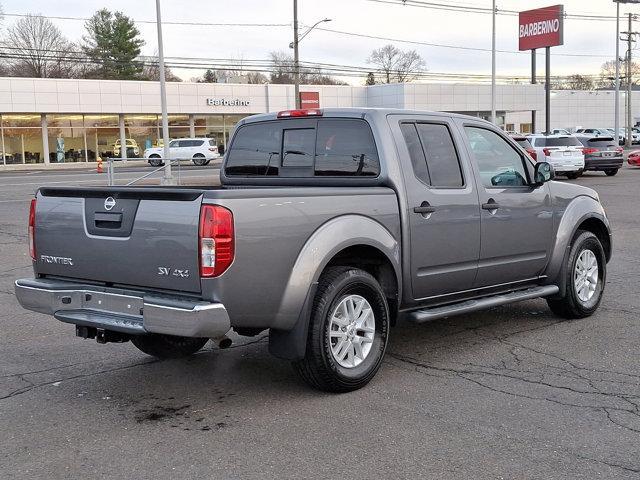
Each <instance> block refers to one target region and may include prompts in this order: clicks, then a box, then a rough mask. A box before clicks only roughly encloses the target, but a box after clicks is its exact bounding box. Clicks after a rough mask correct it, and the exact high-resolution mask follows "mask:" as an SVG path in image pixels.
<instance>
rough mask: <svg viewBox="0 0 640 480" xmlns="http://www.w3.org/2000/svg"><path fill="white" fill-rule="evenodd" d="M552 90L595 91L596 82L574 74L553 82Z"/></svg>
mask: <svg viewBox="0 0 640 480" xmlns="http://www.w3.org/2000/svg"><path fill="white" fill-rule="evenodd" d="M551 88H554V89H556V90H593V89H594V88H595V82H594V81H593V80H592V79H591V78H589V77H587V76H585V75H580V74H579V73H574V74H573V75H569V76H568V77H566V78H563V79H560V80H557V81H555V82H552V84H551Z"/></svg>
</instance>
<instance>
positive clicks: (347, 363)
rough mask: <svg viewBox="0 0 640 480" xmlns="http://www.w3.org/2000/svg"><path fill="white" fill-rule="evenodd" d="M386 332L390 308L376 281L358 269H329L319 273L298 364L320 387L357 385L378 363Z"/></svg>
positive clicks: (345, 388)
mask: <svg viewBox="0 0 640 480" xmlns="http://www.w3.org/2000/svg"><path fill="white" fill-rule="evenodd" d="M388 333H389V307H388V305H387V300H386V298H385V295H384V292H383V291H382V288H381V287H380V284H379V283H378V281H377V280H376V279H375V278H374V277H373V276H372V275H370V274H369V273H367V272H365V271H363V270H360V269H358V268H351V267H333V268H330V269H328V270H327V271H326V272H325V273H323V274H322V276H321V277H320V282H319V285H318V292H317V294H316V297H315V300H314V304H313V310H312V313H311V319H310V323H309V333H308V337H307V348H306V353H305V357H304V358H303V359H302V360H300V361H297V362H295V363H294V364H293V365H294V368H295V370H296V371H297V372H298V374H299V375H300V376H301V377H302V379H303V380H304V381H305V382H307V383H308V384H309V385H311V386H312V387H314V388H317V389H319V390H324V391H328V392H349V391H352V390H357V389H358V388H361V387H363V386H365V385H366V384H367V383H368V382H369V381H370V380H371V379H372V378H373V377H374V375H375V374H376V372H377V371H378V369H379V368H380V365H381V364H382V359H383V357H384V353H385V350H386V347H387V338H388Z"/></svg>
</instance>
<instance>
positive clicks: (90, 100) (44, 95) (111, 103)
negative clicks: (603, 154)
mask: <svg viewBox="0 0 640 480" xmlns="http://www.w3.org/2000/svg"><path fill="white" fill-rule="evenodd" d="M301 96H302V99H303V106H307V107H320V108H331V107H385V108H401V109H415V110H433V111H445V112H456V113H464V114H468V115H473V116H479V117H482V118H486V119H488V118H489V116H490V110H491V89H490V86H489V85H477V84H448V83H442V84H438V83H405V84H389V85H373V86H318V85H313V86H311V85H309V86H302V87H301ZM635 100H637V99H636V98H635V96H634V102H633V103H634V105H635V104H636V102H635ZM624 101H625V98H624V94H621V96H620V105H621V107H622V106H623V105H624ZM544 104H545V101H544V89H543V87H542V86H541V85H497V87H496V110H497V123H498V124H499V125H503V126H504V127H505V129H507V130H517V131H520V132H522V133H527V132H530V131H531V130H532V128H533V127H532V111H535V112H536V114H535V116H536V119H537V122H536V130H537V131H541V130H542V129H544V124H543V122H544ZM167 105H168V114H169V115H168V117H169V136H170V137H171V138H172V139H175V138H185V137H209V138H213V139H215V141H216V142H217V143H218V144H219V145H221V146H226V143H227V141H228V139H229V135H230V133H231V132H232V130H233V128H234V126H235V125H236V124H237V123H238V121H239V120H240V119H242V118H243V117H246V116H247V115H251V114H256V113H264V112H274V111H280V110H287V109H292V108H295V107H294V106H295V97H294V87H293V85H273V84H264V85H247V84H217V83H187V82H179V83H168V84H167ZM551 110H552V112H551V115H552V116H551V118H552V127H553V128H555V127H562V128H576V127H578V126H596V127H608V126H612V125H613V123H614V122H613V115H614V104H613V92H608V91H594V92H583V91H557V92H552V97H551ZM620 111H621V124H622V125H623V124H624V122H623V120H624V119H623V118H622V117H623V112H624V108H621V109H620ZM160 112H161V107H160V86H159V83H158V82H146V81H117V80H79V79H78V80H76V79H39V78H0V151H1V152H2V156H1V159H0V169H2V168H4V166H5V165H6V166H11V165H16V164H46V165H55V164H58V163H69V162H93V161H95V160H96V159H97V157H102V158H106V157H110V156H113V155H114V151H117V150H119V145H120V142H121V141H122V140H125V139H126V141H127V144H128V146H129V145H132V144H135V145H137V146H138V154H139V155H141V154H142V152H143V150H144V149H145V148H148V147H151V146H156V145H158V144H159V139H161V137H162V132H161V130H162V129H161V119H160ZM116 146H118V149H117V150H116ZM118 153H121V154H124V153H125V152H118ZM129 155H131V151H129Z"/></svg>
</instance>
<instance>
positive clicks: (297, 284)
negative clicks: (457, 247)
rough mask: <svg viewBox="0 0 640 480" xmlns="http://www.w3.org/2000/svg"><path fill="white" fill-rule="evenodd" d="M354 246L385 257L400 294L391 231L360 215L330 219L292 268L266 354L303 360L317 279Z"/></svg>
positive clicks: (396, 244) (395, 246)
mask: <svg viewBox="0 0 640 480" xmlns="http://www.w3.org/2000/svg"><path fill="white" fill-rule="evenodd" d="M357 245H366V246H370V247H374V248H376V249H378V250H379V251H380V252H382V253H383V254H384V255H385V257H386V258H387V259H388V260H389V262H390V263H391V265H392V266H393V269H394V273H395V275H396V280H397V283H398V294H399V295H400V293H401V288H402V276H401V273H400V272H401V270H400V261H401V260H400V243H399V242H398V240H396V239H395V238H394V236H393V235H392V234H391V232H389V230H387V229H386V228H385V227H384V226H383V225H382V224H380V223H378V222H377V221H375V220H373V219H371V218H369V217H365V216H363V215H343V216H340V217H335V218H332V219H331V220H329V221H327V222H325V223H324V224H322V225H321V226H320V227H319V228H318V229H317V230H316V231H315V232H314V233H313V234H312V235H311V237H309V239H308V240H307V242H306V243H305V245H304V246H303V248H302V249H301V250H300V253H299V254H298V257H297V259H296V262H295V264H294V266H293V268H292V269H291V274H290V275H289V280H288V281H287V286H286V288H285V291H284V294H283V296H282V300H281V302H280V307H279V308H278V312H277V313H276V316H275V319H274V324H273V327H272V328H271V331H270V334H269V351H270V352H271V353H272V354H273V355H275V356H276V357H280V358H286V359H289V360H295V359H300V358H302V357H304V353H305V350H306V342H307V331H308V326H309V314H310V311H311V306H312V305H313V299H314V296H315V291H316V288H317V285H318V279H319V278H320V275H321V274H322V271H323V270H324V269H325V267H326V266H327V264H328V263H329V262H330V261H331V260H332V259H333V258H334V257H335V255H336V254H338V253H339V252H340V251H342V250H344V249H345V248H348V247H353V246H357ZM398 298H401V297H398Z"/></svg>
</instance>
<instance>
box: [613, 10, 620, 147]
mask: <svg viewBox="0 0 640 480" xmlns="http://www.w3.org/2000/svg"><path fill="white" fill-rule="evenodd" d="M614 101H615V102H616V104H615V107H614V110H615V113H614V115H615V119H614V131H615V132H616V133H615V134H614V138H615V139H616V142H617V143H616V145H618V144H619V143H620V140H619V138H620V2H616V79H615V100H614Z"/></svg>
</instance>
